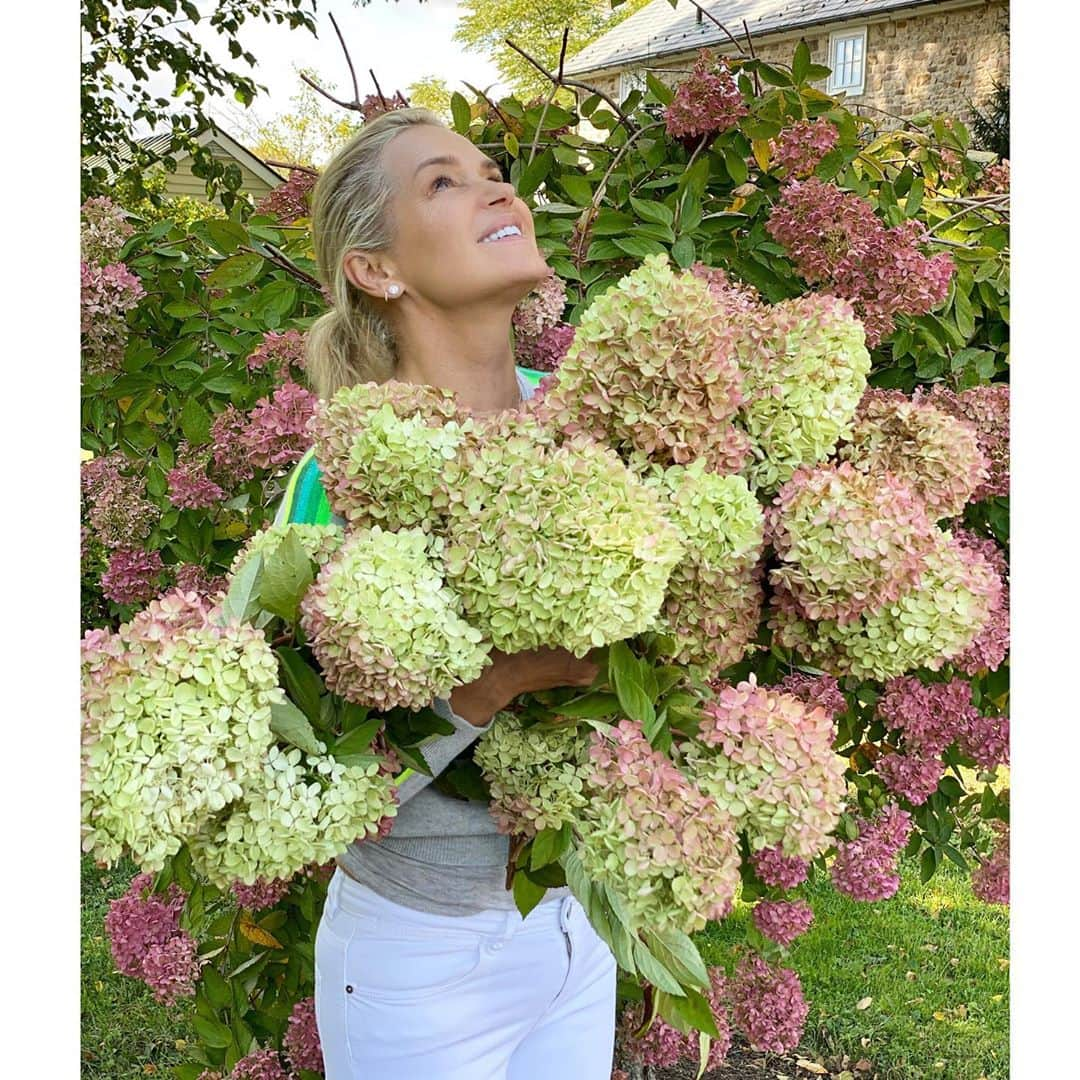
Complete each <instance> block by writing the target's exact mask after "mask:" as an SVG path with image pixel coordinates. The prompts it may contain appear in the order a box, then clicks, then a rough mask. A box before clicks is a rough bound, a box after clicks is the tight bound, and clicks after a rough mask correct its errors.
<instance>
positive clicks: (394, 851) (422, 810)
mask: <svg viewBox="0 0 1080 1080" xmlns="http://www.w3.org/2000/svg"><path fill="white" fill-rule="evenodd" d="M517 380H518V385H519V387H520V389H521V399H522V401H527V400H528V399H529V398H530V397H532V395H533V387H532V385H531V384H530V383H529V381H528V380H527V379H526V378H525V377H524V376H523V375H522V374H521V372H520V371H519V372H517ZM336 520H337V523H338V524H340V525H343V524H344V521H343V519H341V518H338V519H336ZM432 708H433V709H434V711H435V712H436V713H438V714H439V715H440V716H442V717H443V718H444V719H446V720H449V721H450V723H451V724H453V725H454V729H455V730H454V733H453V734H452V735H441V736H435V737H434V738H433V739H432V740H431V741H430V742H428V743H425V744H424V745H423V746H422V747H421V750H420V752H421V753H422V754H423V756H424V760H425V761H426V762H427V763H428V765H429V766H430V768H431V771H432V773H433V774H434V775H433V776H425V775H424V774H423V773H414V774H413V775H412V776H410V777H409V778H408V779H407V780H405V781H404V782H403V783H402V784H401V785H400V787H399V788H398V798H399V805H398V812H397V816H396V817H395V818H394V824H393V828H392V829H391V831H390V834H389V835H388V836H386V837H385V838H383V839H381V840H365V841H363V842H361V843H354V844H350V845H349V848H348V850H346V851H345V852H344V854H342V855H340V856H339V857H338V860H337V861H338V865H339V866H340V867H341V868H342V869H343V870H344V871H345V872H346V873H347V874H348V875H349V876H350V877H352V878H354V879H355V880H357V881H359V882H361V883H362V884H364V885H366V886H367V887H368V888H370V889H371V890H372V891H373V892H376V893H378V894H379V895H380V896H383V897H385V898H386V899H388V900H393V901H394V902H395V903H399V904H403V905H405V906H406V907H411V908H416V909H418V910H419V911H427V912H431V913H432V914H436V915H473V914H475V913H476V912H479V911H484V910H487V909H492V908H494V909H496V910H503V911H508V910H513V909H514V908H515V906H516V905H515V904H514V897H513V894H512V893H511V892H509V891H507V889H506V861H507V858H508V857H509V843H510V842H509V839H508V838H507V837H506V836H503V835H502V834H501V833H499V832H498V831H496V828H495V821H494V819H493V818H492V817H491V814H490V813H489V812H488V808H487V805H486V804H485V803H481V802H471V801H469V802H467V801H465V800H463V799H456V798H454V797H453V796H450V795H444V794H443V793H442V792H441V791H438V790H437V789H436V788H433V787H431V786H430V785H431V782H432V780H433V779H434V776H438V775H439V774H440V773H441V772H443V770H445V769H446V767H447V766H448V765H449V764H450V762H451V761H453V759H454V758H455V757H456V756H457V755H458V754H460V753H461V751H463V750H465V749H466V748H467V747H468V746H469V745H471V744H472V743H473V742H475V741H476V740H477V739H478V738H479V737H480V736H481V735H482V734H483V733H484V732H485V731H487V730H488V728H490V727H491V722H490V721H489V723H488V724H487V725H486V726H485V727H482V728H481V727H474V726H473V725H472V724H470V723H469V722H468V721H467V720H465V719H464V718H462V717H460V716H458V715H457V714H456V713H455V712H454V711H453V710H452V709H451V708H450V703H449V701H447V700H444V699H442V698H438V699H436V700H435V701H434V702H432ZM569 891H570V890H569V889H567V888H565V887H563V888H560V889H549V890H548V892H547V893H546V895H545V896H544V899H543V901H542V902H543V903H549V902H552V901H555V900H558V899H560V898H561V897H563V896H566V895H567V894H568V893H569Z"/></svg>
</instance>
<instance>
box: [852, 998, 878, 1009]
mask: <svg viewBox="0 0 1080 1080" xmlns="http://www.w3.org/2000/svg"><path fill="white" fill-rule="evenodd" d="M873 1003H874V999H873V998H872V997H864V998H859V1000H858V1001H856V1002H855V1008H856V1009H858V1010H859V1011H860V1012H862V1010H863V1009H869V1008H870V1006H871V1005H872V1004H873Z"/></svg>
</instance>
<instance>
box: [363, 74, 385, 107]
mask: <svg viewBox="0 0 1080 1080" xmlns="http://www.w3.org/2000/svg"><path fill="white" fill-rule="evenodd" d="M368 74H369V75H370V76H371V81H372V82H373V83H374V84H375V93H376V94H378V95H379V104H380V105H382V107H383V109H389V108H390V106H389V105H387V104H386V98H384V97H383V92H382V88H381V87H380V86H379V80H378V79H376V78H375V72H374V70H373V69H372V68H368Z"/></svg>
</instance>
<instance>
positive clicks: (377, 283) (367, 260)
mask: <svg viewBox="0 0 1080 1080" xmlns="http://www.w3.org/2000/svg"><path fill="white" fill-rule="evenodd" d="M341 267H342V269H343V270H344V271H345V277H346V278H348V280H349V283H350V284H351V285H354V286H355V287H356V288H358V289H360V290H361V291H362V292H366V293H367V294H368V295H369V296H373V297H376V298H377V299H379V300H382V299H383V296H384V294H385V292H386V287H387V285H388V284H389V283H390V281H391V280H392V279H393V273H392V268H388V267H386V266H384V265H383V264H382V262H381V261H380V259H379V258H378V256H376V255H372V254H369V253H368V252H366V251H360V250H354V251H349V252H346V253H345V257H344V258H343V259H342V263H341Z"/></svg>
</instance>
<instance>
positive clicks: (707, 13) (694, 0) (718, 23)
mask: <svg viewBox="0 0 1080 1080" xmlns="http://www.w3.org/2000/svg"><path fill="white" fill-rule="evenodd" d="M690 3H691V4H693V6H694V7H696V8H697V9H698V11H700V12H701V14H702V15H704V16H705V18H706V19H708V20H709V21H710V22H712V23H715V24H716V26H717V27H719V28H720V30H722V31H723V32H724V33H725V34H726V35H727V39H728V41H730V42H731V44H732V45H734V46H735V48H736V49H738V50H739V55H740V56H746V55H747V54H746V53H745V52H744V51H743V47H742V46H741V45H740V44H739V43H738V41H736V40H735V37H734V35H733V34H732V33H731V31H730V30H729V29H728V28H727V27H726V26H725V25H724V24H723V23H722V22H721V21H720V20H719V19H718V18H717V17H716V16H715V15H713V13H712V12H711V11H706V10H705V9H704V8H703V7H702V6H701V5H700V4H699V3H697V0H690ZM743 25H744V26H745V25H746V20H745V19H744V20H743ZM748 40H749V38H748ZM750 56H753V51H752V50H751V52H750Z"/></svg>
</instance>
